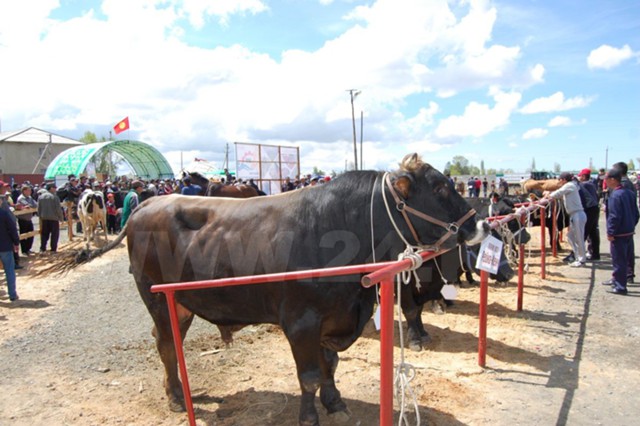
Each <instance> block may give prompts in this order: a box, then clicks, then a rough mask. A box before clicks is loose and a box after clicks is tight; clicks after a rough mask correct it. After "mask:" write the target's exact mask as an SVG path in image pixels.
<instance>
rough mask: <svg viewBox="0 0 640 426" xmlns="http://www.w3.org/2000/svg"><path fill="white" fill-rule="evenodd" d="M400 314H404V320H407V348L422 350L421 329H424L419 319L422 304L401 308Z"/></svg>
mask: <svg viewBox="0 0 640 426" xmlns="http://www.w3.org/2000/svg"><path fill="white" fill-rule="evenodd" d="M402 314H403V315H404V319H405V321H407V341H408V345H409V349H411V350H413V351H418V352H419V351H421V350H422V331H423V330H424V327H423V326H422V319H421V314H422V305H418V306H416V305H414V306H412V307H411V308H403V309H402ZM425 333H426V331H425ZM427 336H428V333H427ZM426 343H428V342H426Z"/></svg>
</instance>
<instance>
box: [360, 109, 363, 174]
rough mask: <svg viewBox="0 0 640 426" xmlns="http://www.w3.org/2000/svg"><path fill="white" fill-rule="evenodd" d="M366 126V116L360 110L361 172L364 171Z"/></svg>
mask: <svg viewBox="0 0 640 426" xmlns="http://www.w3.org/2000/svg"><path fill="white" fill-rule="evenodd" d="M363 126H364V114H363V112H362V110H360V170H364V153H363V152H362V135H363V132H362V129H363Z"/></svg>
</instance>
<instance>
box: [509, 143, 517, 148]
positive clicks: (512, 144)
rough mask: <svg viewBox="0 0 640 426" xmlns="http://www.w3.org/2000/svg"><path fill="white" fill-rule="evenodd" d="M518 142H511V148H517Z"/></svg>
mask: <svg viewBox="0 0 640 426" xmlns="http://www.w3.org/2000/svg"><path fill="white" fill-rule="evenodd" d="M517 147H518V144H517V143H515V142H509V148H517Z"/></svg>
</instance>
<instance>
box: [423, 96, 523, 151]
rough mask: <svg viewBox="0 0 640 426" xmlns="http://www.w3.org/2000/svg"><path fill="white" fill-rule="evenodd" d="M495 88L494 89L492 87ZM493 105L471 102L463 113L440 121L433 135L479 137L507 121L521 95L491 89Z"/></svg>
mask: <svg viewBox="0 0 640 426" xmlns="http://www.w3.org/2000/svg"><path fill="white" fill-rule="evenodd" d="M494 90H495V89H494ZM491 94H492V95H493V99H494V101H495V105H494V106H493V108H492V107H491V106H490V105H487V104H480V103H477V102H471V103H469V105H467V107H466V108H465V110H464V114H463V115H453V116H450V117H447V118H445V119H443V120H441V121H440V123H439V125H438V127H437V129H436V131H435V135H436V136H437V137H438V138H443V139H446V138H451V137H465V136H474V137H481V136H484V135H486V134H488V133H490V132H492V131H494V130H496V129H499V128H501V127H502V126H504V125H506V124H507V123H508V122H509V117H510V116H511V113H512V112H513V111H514V110H515V109H516V107H517V106H518V102H520V98H521V95H520V93H516V92H509V93H507V92H502V91H499V90H498V91H493V90H492V93H491Z"/></svg>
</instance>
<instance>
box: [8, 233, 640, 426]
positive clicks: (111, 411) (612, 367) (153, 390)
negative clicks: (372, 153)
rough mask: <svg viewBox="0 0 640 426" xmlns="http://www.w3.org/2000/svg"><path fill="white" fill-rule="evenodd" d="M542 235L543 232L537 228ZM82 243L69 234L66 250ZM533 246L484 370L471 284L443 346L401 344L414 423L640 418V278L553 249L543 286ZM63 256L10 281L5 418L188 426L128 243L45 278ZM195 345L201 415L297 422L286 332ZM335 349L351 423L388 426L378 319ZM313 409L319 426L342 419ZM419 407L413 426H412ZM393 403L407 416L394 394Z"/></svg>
mask: <svg viewBox="0 0 640 426" xmlns="http://www.w3.org/2000/svg"><path fill="white" fill-rule="evenodd" d="M532 233H533V235H534V240H535V237H537V236H538V234H539V231H538V228H534V229H533V230H532ZM76 241H77V240H76ZM78 246H79V242H74V243H65V244H63V245H62V247H61V251H62V252H64V251H65V250H69V249H72V248H74V247H78ZM564 246H565V247H566V246H567V243H564ZM602 246H603V252H604V253H608V245H607V244H606V242H603V244H602ZM533 247H535V246H532V248H531V249H530V250H528V251H527V263H528V265H529V266H528V273H527V274H526V275H525V290H524V310H523V311H522V312H518V311H517V310H516V280H515V279H514V280H512V281H511V282H510V283H508V284H507V285H504V286H503V285H497V284H495V283H490V286H489V307H488V314H489V319H488V345H487V346H488V352H487V366H486V368H480V367H478V355H477V347H478V341H477V334H478V300H479V288H478V287H477V286H470V287H468V288H463V289H461V291H460V295H459V298H458V300H457V301H456V302H455V305H454V306H452V307H449V308H448V310H447V313H446V314H444V315H437V314H435V313H431V312H426V313H424V314H423V321H424V323H425V324H426V327H427V329H428V331H429V333H430V334H431V335H432V337H433V343H432V344H431V346H430V347H429V348H428V350H425V351H422V352H412V351H409V350H405V351H404V359H405V363H408V364H410V365H411V366H412V368H413V369H414V370H415V378H414V379H413V380H412V381H411V382H410V388H411V390H412V392H413V393H414V394H415V396H416V400H417V405H418V406H419V414H420V422H419V424H431V425H445V426H451V425H496V424H498V425H517V424H523V425H534V424H535V425H548V424H557V425H564V424H569V425H584V424H590V425H632V424H637V418H638V417H639V416H640V407H639V406H638V404H636V403H635V402H634V401H637V389H638V387H639V386H640V351H638V348H640V323H639V322H638V318H639V314H640V299H638V298H639V297H640V286H639V285H638V284H635V285H631V286H630V287H629V290H630V291H629V295H628V296H626V297H624V296H616V295H611V294H608V293H606V291H605V290H606V287H604V286H602V285H600V282H601V281H604V280H606V279H608V278H609V276H610V271H611V266H610V261H609V255H608V254H605V255H604V256H603V260H602V261H601V262H598V263H593V264H588V266H586V267H583V268H570V267H568V266H565V265H563V264H562V262H560V261H559V260H558V259H554V258H549V259H548V269H547V279H546V280H541V279H540V278H539V272H540V267H539V264H540V253H539V250H537V249H534V248H533ZM636 247H640V241H639V239H638V238H637V236H636ZM36 248H37V245H36ZM62 255H63V254H59V255H58V256H62ZM54 256H56V255H52V254H48V255H44V256H31V257H29V258H23V259H22V262H23V264H24V265H25V266H26V268H25V269H24V270H22V271H19V276H18V292H19V294H20V297H21V300H20V302H19V303H17V304H12V303H10V302H9V300H8V296H7V294H6V283H5V281H4V276H3V275H2V280H1V281H0V359H1V360H2V362H1V363H0V376H1V377H2V381H1V382H0V394H1V395H3V397H2V398H1V399H0V424H3V425H34V424H37V425H44V424H47V425H102V424H108V425H120V424H124V425H181V424H186V423H187V415H186V413H172V412H170V411H169V410H168V407H167V400H166V397H165V395H164V390H163V388H162V376H163V371H162V366H161V363H160V360H159V358H158V356H157V353H156V350H155V345H154V342H153V339H152V337H151V334H150V330H151V319H150V317H149V315H148V314H147V312H146V310H145V308H144V306H143V305H142V303H141V301H140V298H139V296H138V294H137V290H136V288H135V285H134V282H133V279H132V277H131V276H130V275H129V274H128V272H127V270H128V260H127V254H126V249H125V248H124V246H122V247H120V248H117V249H115V250H113V251H111V252H109V253H108V254H106V255H105V256H103V257H102V258H99V259H96V260H94V261H93V262H91V263H89V264H86V265H82V266H81V267H79V268H77V269H76V270H73V271H72V272H70V273H68V274H66V275H50V276H47V277H36V276H34V275H36V273H37V272H38V271H39V270H42V269H43V268H44V267H45V266H46V265H47V264H49V263H50V262H52V261H53V260H54ZM562 256H563V254H561V255H560V256H559V258H561V257H562ZM185 351H186V355H187V365H188V370H189V379H190V383H191V387H192V390H193V391H194V393H195V394H197V397H196V399H195V406H196V410H197V412H196V416H197V418H198V423H199V424H206V425H222V426H231V425H243V426H244V425H247V426H257V425H296V424H297V413H298V407H299V402H300V398H299V388H298V382H297V379H296V374H295V366H294V362H293V359H292V356H291V353H290V349H289V346H288V344H287V342H286V340H285V339H284V337H283V335H282V333H281V332H280V330H279V329H278V328H277V327H274V326H269V325H261V326H252V327H247V328H245V329H243V330H241V331H240V332H238V333H237V334H236V335H235V344H234V346H233V347H232V348H230V349H226V348H225V346H224V344H223V343H222V341H221V340H220V336H219V334H218V331H217V329H216V328H215V327H213V326H211V325H210V324H208V323H206V322H204V321H202V320H198V319H196V321H194V325H193V326H192V328H191V330H190V332H189V335H188V336H187V340H186V342H185ZM340 358H341V361H340V364H339V366H338V371H337V373H336V379H337V381H338V383H337V385H338V388H339V389H340V391H341V392H342V395H343V397H344V399H345V401H346V402H347V404H348V406H349V408H350V410H351V412H352V417H351V418H350V419H349V420H348V421H347V423H346V424H348V425H362V426H368V425H375V424H378V418H379V414H378V408H379V403H378V398H379V384H378V383H379V359H380V358H379V335H378V332H377V331H375V328H374V327H373V325H372V324H370V325H369V326H368V327H367V328H366V329H365V332H364V334H363V336H362V337H361V338H360V339H359V340H358V341H357V342H356V343H355V344H354V345H353V346H352V347H351V348H349V349H348V350H347V351H345V352H343V353H341V354H340ZM400 359H401V348H400V345H399V339H398V333H397V330H396V351H395V362H396V363H398V362H399V360H400ZM407 400H410V397H409V396H407ZM317 406H318V411H319V412H320V413H321V418H320V421H321V423H322V424H326V425H328V424H334V423H333V421H332V419H329V418H328V417H327V416H326V415H325V414H324V410H323V409H322V407H321V405H320V403H319V402H318V403H317ZM411 408H412V405H411V404H408V406H407V410H409V411H410V414H409V416H408V420H409V422H408V423H407V424H417V421H416V418H415V415H414V414H413V412H412V411H411ZM396 410H398V411H397V412H396V421H397V418H398V415H399V405H398V403H397V402H396Z"/></svg>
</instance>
